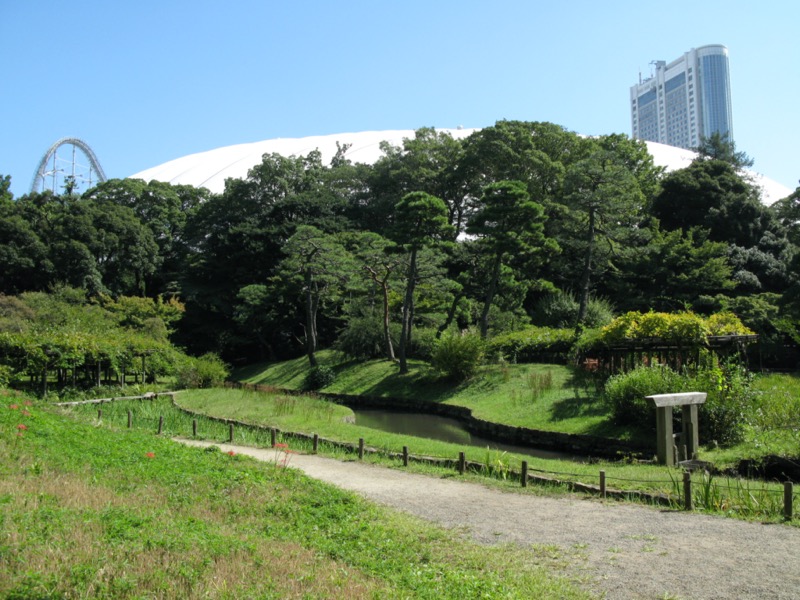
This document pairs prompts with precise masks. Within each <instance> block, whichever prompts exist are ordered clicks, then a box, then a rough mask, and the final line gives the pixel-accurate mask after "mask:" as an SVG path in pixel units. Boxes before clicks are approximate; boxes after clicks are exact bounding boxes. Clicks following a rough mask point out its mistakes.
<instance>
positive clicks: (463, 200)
mask: <svg viewBox="0 0 800 600" xmlns="http://www.w3.org/2000/svg"><path fill="white" fill-rule="evenodd" d="M381 150H382V152H383V156H381V158H379V159H378V160H377V161H376V162H375V164H374V165H373V166H372V168H371V169H370V173H369V177H368V185H369V190H370V193H369V196H370V200H369V202H368V203H367V204H366V205H365V206H363V207H361V209H360V212H361V213H362V214H361V216H360V217H359V222H360V223H361V224H362V225H363V227H365V228H367V229H370V230H371V231H376V232H378V233H381V234H383V235H386V233H387V227H388V226H390V225H391V223H387V216H388V215H390V214H391V213H392V210H393V208H394V206H395V205H396V204H397V202H399V201H400V200H401V199H402V198H403V196H405V195H406V194H408V193H410V192H417V191H420V192H426V193H428V194H431V195H432V196H436V197H437V198H440V199H442V200H443V201H444V203H445V205H446V206H447V213H448V222H449V223H450V224H451V225H453V233H452V237H453V239H455V237H456V235H458V233H459V232H461V231H462V230H463V226H464V224H465V223H466V216H467V212H468V210H469V206H468V197H467V196H466V190H465V189H464V186H463V185H462V183H461V181H460V180H459V179H458V173H457V165H458V164H459V162H460V160H461V157H462V154H463V150H462V142H461V141H460V140H455V139H453V137H452V136H451V135H450V134H449V133H445V132H438V131H436V130H435V129H433V128H430V127H423V128H421V129H418V130H416V131H415V132H414V137H413V138H404V139H403V142H402V146H392V145H391V144H388V143H385V142H384V143H383V144H382V145H381Z"/></svg>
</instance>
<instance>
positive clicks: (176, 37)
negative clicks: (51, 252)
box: [0, 0, 800, 196]
mask: <svg viewBox="0 0 800 600" xmlns="http://www.w3.org/2000/svg"><path fill="white" fill-rule="evenodd" d="M798 23H800V3H798V2H796V1H795V0H781V1H778V0H764V1H762V2H752V1H747V2H745V1H741V0H727V1H722V0H704V1H702V2H698V1H696V0H695V1H692V2H683V1H680V0H673V1H671V2H668V3H654V2H644V1H641V0H639V1H636V2H629V1H626V0H619V1H617V0H605V1H603V2H599V1H597V0H593V1H588V0H587V1H583V0H573V1H570V0H564V1H560V2H553V1H547V2H544V1H538V0H527V1H526V0H492V1H477V0H438V1H437V0H427V1H418V0H404V1H402V2H400V1H389V0H372V1H366V0H363V1H358V0H339V1H335V2H334V1H322V0H291V1H290V0H285V1H283V2H278V1H272V0H260V1H256V0H226V1H224V2H223V1H222V0H217V1H213V2H211V1H205V0H192V1H184V0H175V1H169V0H158V1H155V0H137V2H131V1H125V0H119V1H115V2H108V1H104V2H101V1H99V0H96V1H89V0H71V1H69V2H64V1H63V0H61V1H56V0H0V66H2V70H1V71H0V77H1V78H2V79H0V82H2V85H1V86H0V123H2V126H0V174H5V175H11V177H12V188H11V189H12V191H13V192H14V194H15V195H16V196H19V195H22V194H24V193H27V191H28V190H29V187H30V184H31V179H32V177H33V173H34V170H35V169H36V166H37V164H38V162H39V160H40V159H41V157H42V155H43V154H44V153H45V151H46V150H47V148H48V147H49V146H50V145H51V144H52V143H53V142H55V141H56V140H58V139H60V138H62V137H78V138H81V139H83V140H85V141H86V142H87V143H88V144H89V145H90V146H91V147H92V149H93V150H94V152H95V153H96V155H97V156H98V158H99V160H100V162H101V164H102V166H103V168H104V170H105V172H106V175H108V176H109V177H126V176H128V175H131V174H133V173H136V172H138V171H141V170H144V169H146V168H149V167H153V166H156V165H158V164H160V163H163V162H166V161H168V160H171V159H173V158H178V157H180V156H183V155H186V154H190V153H194V152H200V151H204V150H210V149H213V148H217V147H220V146H226V145H230V144H237V143H243V142H251V141H257V140H264V139H269V138H275V137H302V136H307V135H321V134H332V133H344V132H353V131H365V130H382V129H416V128H418V127H424V126H433V127H438V128H449V127H457V126H459V125H463V126H464V127H485V126H487V125H491V124H493V123H494V122H496V121H498V120H501V119H521V120H530V121H551V122H554V123H558V124H560V125H563V126H564V127H566V128H567V129H569V130H572V131H576V132H579V133H583V134H590V135H597V134H606V133H615V132H619V133H626V134H629V135H630V113H629V109H628V104H629V89H630V86H631V85H633V84H634V83H635V82H636V81H637V80H638V77H639V72H640V71H641V72H642V73H643V74H644V75H646V74H647V73H648V72H649V68H650V67H649V63H650V61H652V60H655V59H663V60H666V61H671V60H674V59H675V58H678V57H679V56H680V55H681V54H682V53H683V52H685V51H687V50H689V49H690V48H692V47H698V46H702V45H706V44H724V45H726V46H727V47H728V49H729V52H730V70H731V88H732V102H733V130H734V137H735V141H736V144H737V147H738V149H740V150H743V151H745V152H747V153H748V154H749V155H750V156H751V157H753V158H754V159H755V166H754V169H755V170H757V171H759V172H761V173H763V174H765V175H767V176H768V177H771V178H772V179H775V180H776V181H778V182H779V183H782V184H783V185H785V186H787V187H789V188H791V189H794V188H795V187H797V185H798V179H800V159H799V158H798V152H797V150H796V149H797V144H798V140H800V105H799V104H798V98H800V44H798V43H797V26H798Z"/></svg>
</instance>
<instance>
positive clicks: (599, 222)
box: [564, 149, 645, 324]
mask: <svg viewBox="0 0 800 600" xmlns="http://www.w3.org/2000/svg"><path fill="white" fill-rule="evenodd" d="M644 200H645V197H644V194H643V193H642V190H641V187H640V185H639V182H638V180H637V178H636V176H635V175H634V174H633V173H632V172H631V170H630V169H629V168H628V166H627V165H626V164H625V161H624V160H621V158H620V156H619V154H618V153H617V152H615V151H614V150H606V149H600V150H597V151H596V152H594V153H593V154H592V155H591V156H590V157H589V158H586V159H583V160H581V161H578V162H577V163H575V164H573V165H572V166H571V167H570V169H569V171H568V173H567V175H566V178H565V182H564V204H565V207H566V209H567V211H568V217H569V220H570V225H571V227H572V228H573V231H574V232H575V236H576V240H575V241H577V243H578V247H579V248H580V251H581V253H582V254H583V261H582V266H581V268H580V279H579V282H578V296H579V308H578V324H582V323H583V322H584V320H585V318H586V311H587V307H588V303H589V296H590V293H591V289H592V276H593V274H595V273H596V272H597V270H598V268H599V267H598V264H602V265H603V266H605V264H607V260H608V259H607V258H606V257H607V256H608V255H609V254H612V253H614V252H615V250H616V247H618V246H619V245H620V244H621V243H623V241H624V236H625V235H626V233H627V232H629V231H631V230H632V228H633V227H634V226H635V225H636V224H637V223H638V220H639V218H640V215H641V211H642V208H643V205H644ZM601 250H602V251H603V254H600V251H601ZM601 258H602V259H603V261H602V262H601V260H600V259H601Z"/></svg>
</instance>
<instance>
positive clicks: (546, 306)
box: [533, 290, 614, 329]
mask: <svg viewBox="0 0 800 600" xmlns="http://www.w3.org/2000/svg"><path fill="white" fill-rule="evenodd" d="M579 308H580V304H579V302H578V300H577V299H576V298H575V294H573V293H572V292H563V291H560V290H559V291H557V292H554V293H552V294H548V295H547V296H545V297H543V298H542V299H541V300H539V302H538V303H537V304H536V308H535V310H534V316H533V320H534V322H535V323H536V324H537V325H539V326H542V327H555V328H560V329H566V328H571V327H575V325H576V323H577V322H578V310H579ZM613 318H614V308H613V307H612V306H611V303H610V302H609V301H608V300H606V299H605V298H589V303H588V304H587V306H586V321H585V323H584V327H588V328H594V327H602V326H603V325H607V324H608V323H610V322H611V320H612V319H613Z"/></svg>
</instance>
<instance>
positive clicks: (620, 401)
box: [602, 366, 697, 429]
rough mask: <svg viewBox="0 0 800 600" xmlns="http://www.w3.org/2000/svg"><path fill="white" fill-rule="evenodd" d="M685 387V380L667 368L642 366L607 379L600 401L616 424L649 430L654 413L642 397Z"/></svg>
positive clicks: (682, 389)
mask: <svg viewBox="0 0 800 600" xmlns="http://www.w3.org/2000/svg"><path fill="white" fill-rule="evenodd" d="M685 386H686V380H685V378H684V377H681V375H679V374H678V373H676V372H675V371H673V370H672V369H670V368H667V367H645V366H642V367H637V368H635V369H633V370H632V371H628V372H627V373H622V374H619V375H614V376H612V377H609V378H608V381H606V385H605V389H604V391H603V395H602V399H603V402H605V403H606V405H607V406H608V408H609V409H610V410H611V414H612V417H613V419H614V422H615V423H617V424H619V425H633V426H635V427H639V428H642V429H652V428H654V427H655V415H656V413H655V410H653V408H652V407H651V406H650V405H649V403H648V401H647V400H645V396H651V395H653V394H671V393H676V392H683V391H687V389H686V387H685ZM693 391H697V390H693Z"/></svg>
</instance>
